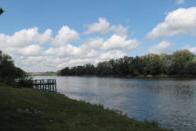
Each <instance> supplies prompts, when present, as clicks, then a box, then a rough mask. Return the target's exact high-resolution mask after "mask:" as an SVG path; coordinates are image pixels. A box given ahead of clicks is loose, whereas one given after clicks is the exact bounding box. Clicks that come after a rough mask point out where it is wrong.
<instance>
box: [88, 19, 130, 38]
mask: <svg viewBox="0 0 196 131" xmlns="http://www.w3.org/2000/svg"><path fill="white" fill-rule="evenodd" d="M85 33H86V34H91V33H101V34H106V33H115V34H117V35H121V36H125V35H127V34H128V29H127V27H124V26H123V25H121V24H118V25H113V24H111V23H110V22H109V21H108V20H107V19H106V18H103V17H100V18H99V19H98V21H97V22H95V23H92V24H89V25H88V26H87V31H86V32H85Z"/></svg>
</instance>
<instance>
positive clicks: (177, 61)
mask: <svg viewBox="0 0 196 131" xmlns="http://www.w3.org/2000/svg"><path fill="white" fill-rule="evenodd" d="M58 75H62V76H91V75H95V76H122V77H128V76H129V77H135V76H143V77H145V76H149V77H150V76H196V55H195V54H193V53H191V52H190V51H188V50H180V51H176V52H174V53H173V54H160V55H158V54H148V55H145V56H136V57H127V56H125V57H123V58H120V59H111V60H109V61H104V62H99V63H98V64H97V65H96V66H94V65H93V64H86V65H83V66H75V67H65V68H63V69H62V70H60V71H58Z"/></svg>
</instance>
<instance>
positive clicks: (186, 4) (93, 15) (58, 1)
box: [0, 0, 196, 72]
mask: <svg viewBox="0 0 196 131" xmlns="http://www.w3.org/2000/svg"><path fill="white" fill-rule="evenodd" d="M0 7H3V8H4V9H5V10H6V12H5V13H4V14H3V15H2V16H1V17H0V50H2V51H3V52H5V53H8V54H10V55H11V56H12V57H13V59H14V61H15V64H16V65H17V66H19V67H21V68H23V69H24V70H26V71H34V72H37V71H49V70H52V71H56V70H59V69H61V68H63V67H65V66H75V65H82V64H85V63H92V64H96V63H97V62H99V61H104V60H108V59H111V58H119V57H123V56H126V55H127V56H136V55H139V56H140V55H145V54H147V53H157V54H159V53H171V52H173V51H176V50H180V49H189V50H190V51H191V52H193V53H196V0H80V1H79V0H55V1H54V0H53V1H52V0H17V1H16V0H1V1H0Z"/></svg>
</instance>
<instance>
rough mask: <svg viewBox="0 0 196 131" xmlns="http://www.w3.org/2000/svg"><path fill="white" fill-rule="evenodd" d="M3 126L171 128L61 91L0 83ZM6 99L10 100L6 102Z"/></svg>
mask: <svg viewBox="0 0 196 131" xmlns="http://www.w3.org/2000/svg"><path fill="white" fill-rule="evenodd" d="M0 90H1V92H0V98H1V99H0V101H1V104H0V105H1V106H0V107H1V108H0V109H1V112H0V115H1V120H0V123H1V124H0V127H1V129H5V130H9V129H15V128H17V129H20V131H23V130H24V131H25V130H28V129H30V130H35V129H36V130H40V131H41V130H46V131H50V130H51V131H52V130H58V131H63V130H65V129H69V130H70V131H75V130H77V131H83V130H85V131H92V130H96V131H114V130H115V131H122V130H123V131H126V130H127V131H128V130H129V131H134V130H142V131H168V130H167V129H163V128H161V127H160V126H159V125H158V124H157V123H156V122H145V121H144V122H142V121H137V120H135V119H131V118H128V117H127V116H125V115H124V114H122V113H119V112H118V113H117V111H114V110H111V109H106V108H104V107H103V106H102V105H95V104H90V103H87V102H84V101H77V100H73V99H70V98H68V97H66V96H64V95H61V94H54V93H48V92H41V91H38V90H35V89H31V88H12V87H10V86H8V85H6V84H1V83H0ZM4 100H6V101H4Z"/></svg>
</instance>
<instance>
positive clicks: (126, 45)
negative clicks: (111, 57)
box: [103, 34, 139, 50]
mask: <svg viewBox="0 0 196 131" xmlns="http://www.w3.org/2000/svg"><path fill="white" fill-rule="evenodd" d="M138 45H139V42H138V41H137V40H130V39H127V38H126V36H119V35H115V34H114V35H112V36H111V37H110V38H109V39H108V40H106V41H105V42H104V43H103V49H126V50H132V49H134V48H136V47H137V46H138Z"/></svg>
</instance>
